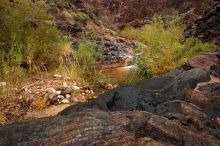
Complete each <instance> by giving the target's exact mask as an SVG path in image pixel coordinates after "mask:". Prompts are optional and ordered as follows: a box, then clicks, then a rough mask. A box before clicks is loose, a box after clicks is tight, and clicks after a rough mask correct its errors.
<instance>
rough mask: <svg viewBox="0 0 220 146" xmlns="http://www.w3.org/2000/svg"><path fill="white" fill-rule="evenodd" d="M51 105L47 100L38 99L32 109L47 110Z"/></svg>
mask: <svg viewBox="0 0 220 146" xmlns="http://www.w3.org/2000/svg"><path fill="white" fill-rule="evenodd" d="M48 105H49V103H48V100H47V99H46V98H38V99H36V100H35V101H34V102H33V103H32V107H34V108H35V109H38V110H41V109H44V108H46V107H47V106H48Z"/></svg>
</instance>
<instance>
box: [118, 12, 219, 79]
mask: <svg viewBox="0 0 220 146" xmlns="http://www.w3.org/2000/svg"><path fill="white" fill-rule="evenodd" d="M184 28H185V27H184V26H183V25H182V22H181V17H178V16H177V17H175V18H172V19H169V20H166V19H164V18H162V17H160V16H154V17H153V18H152V20H151V21H150V22H149V23H148V24H146V25H145V26H143V27H142V28H133V27H126V28H125V29H124V30H122V31H121V32H120V35H122V36H123V37H127V38H129V39H133V40H138V41H139V42H141V43H143V44H144V47H143V45H142V46H139V47H137V48H136V49H135V51H136V52H137V53H142V55H140V56H137V58H136V64H137V65H138V66H139V67H138V68H139V71H138V73H139V74H141V76H139V78H143V77H142V75H143V76H145V78H146V77H150V76H151V75H160V74H163V73H165V72H168V71H170V70H171V69H173V68H176V67H177V66H179V65H182V64H183V63H185V62H186V60H187V59H189V58H191V57H193V56H195V55H198V54H201V53H205V52H208V51H211V50H212V49H214V48H215V45H213V44H210V43H204V42H202V41H201V40H198V39H196V38H193V37H192V38H188V39H186V40H184ZM146 69H147V71H146Z"/></svg>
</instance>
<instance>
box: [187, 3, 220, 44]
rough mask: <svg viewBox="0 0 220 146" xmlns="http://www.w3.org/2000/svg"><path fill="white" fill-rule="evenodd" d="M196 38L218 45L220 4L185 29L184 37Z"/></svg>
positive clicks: (219, 37) (219, 36)
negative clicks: (192, 36)
mask: <svg viewBox="0 0 220 146" xmlns="http://www.w3.org/2000/svg"><path fill="white" fill-rule="evenodd" d="M191 35H194V36H197V37H198V38H199V39H202V40H205V41H213V42H215V43H216V44H218V45H220V42H219V39H220V3H219V2H218V3H216V5H215V6H214V7H213V8H212V9H211V10H208V11H207V12H206V13H205V15H204V17H202V18H201V19H199V20H197V21H196V22H195V23H194V24H193V25H192V26H190V27H188V28H187V29H186V36H187V37H189V36H191Z"/></svg>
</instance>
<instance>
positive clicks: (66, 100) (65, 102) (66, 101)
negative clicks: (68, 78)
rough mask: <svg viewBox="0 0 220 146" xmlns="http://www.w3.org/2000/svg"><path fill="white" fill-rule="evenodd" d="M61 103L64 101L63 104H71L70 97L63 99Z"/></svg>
mask: <svg viewBox="0 0 220 146" xmlns="http://www.w3.org/2000/svg"><path fill="white" fill-rule="evenodd" d="M61 103H63V104H69V103H70V101H69V100H68V99H62V101H61Z"/></svg>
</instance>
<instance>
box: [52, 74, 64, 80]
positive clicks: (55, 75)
mask: <svg viewBox="0 0 220 146" xmlns="http://www.w3.org/2000/svg"><path fill="white" fill-rule="evenodd" d="M53 77H54V78H57V79H60V78H62V76H61V75H59V74H54V75H53Z"/></svg>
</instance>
